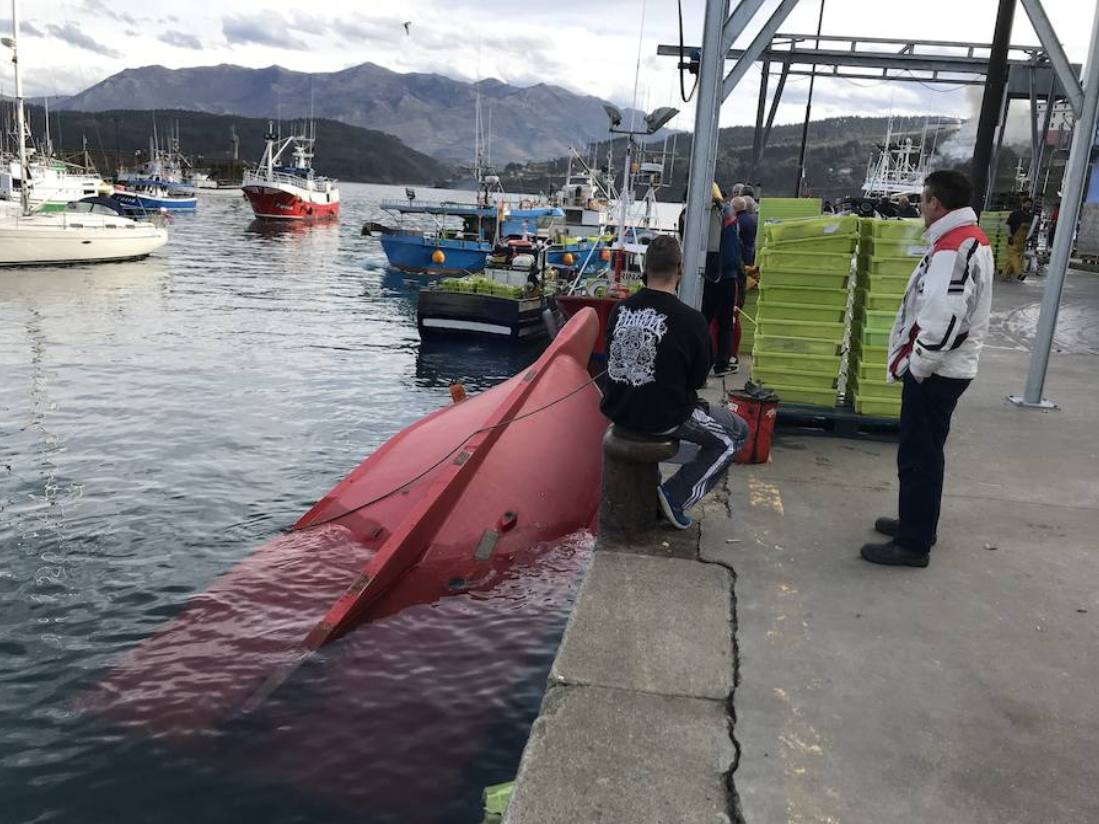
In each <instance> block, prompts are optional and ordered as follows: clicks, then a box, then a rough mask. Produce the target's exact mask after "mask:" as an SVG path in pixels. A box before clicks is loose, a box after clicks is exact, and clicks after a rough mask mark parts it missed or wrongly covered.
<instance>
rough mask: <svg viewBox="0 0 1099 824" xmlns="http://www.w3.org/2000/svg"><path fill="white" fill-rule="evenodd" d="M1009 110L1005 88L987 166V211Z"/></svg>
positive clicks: (997, 170)
mask: <svg viewBox="0 0 1099 824" xmlns="http://www.w3.org/2000/svg"><path fill="white" fill-rule="evenodd" d="M1010 109H1011V98H1010V97H1008V94H1007V88H1006V87H1005V88H1004V99H1003V104H1002V106H1001V107H1000V125H999V127H998V128H997V129H996V149H995V150H994V151H993V152H992V160H991V161H989V164H988V186H987V187H986V188H985V201H984V203H983V204H982V208H983V209H987V208H988V205H989V204H990V203H991V202H992V194H993V192H994V191H995V190H996V177H997V172H999V171H1000V151H1001V150H1002V149H1003V147H1004V132H1006V131H1007V115H1008V112H1009V111H1010Z"/></svg>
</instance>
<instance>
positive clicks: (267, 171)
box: [241, 125, 340, 221]
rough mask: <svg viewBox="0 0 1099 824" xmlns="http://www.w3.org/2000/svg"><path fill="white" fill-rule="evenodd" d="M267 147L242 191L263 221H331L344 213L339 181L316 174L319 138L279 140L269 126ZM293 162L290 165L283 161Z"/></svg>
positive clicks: (301, 137)
mask: <svg viewBox="0 0 1099 824" xmlns="http://www.w3.org/2000/svg"><path fill="white" fill-rule="evenodd" d="M265 137H266V139H267V148H266V149H265V150H264V152H263V159H262V160H260V162H259V166H258V167H256V168H255V169H254V170H248V171H246V172H245V173H244V180H243V184H242V186H241V188H242V189H243V190H244V196H245V197H247V198H248V202H249V203H251V204H252V211H253V212H255V214H256V217H258V218H260V219H261V220H306V221H311V220H328V219H331V218H335V217H337V216H338V215H339V213H340V190H339V187H338V186H337V185H336V181H335V180H332V179H331V178H327V177H318V176H317V175H316V174H315V173H314V172H313V165H312V161H313V146H314V145H315V144H316V137H315V136H307V135H293V136H291V137H287V138H279V137H277V136H276V135H275V134H274V133H273V132H272V131H271V130H270V125H269V126H268V132H267V134H266V135H265ZM284 157H286V158H288V159H289V163H287V161H286V160H284V159H283V158H284Z"/></svg>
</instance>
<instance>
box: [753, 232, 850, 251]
mask: <svg viewBox="0 0 1099 824" xmlns="http://www.w3.org/2000/svg"><path fill="white" fill-rule="evenodd" d="M858 245H859V236H858V235H855V234H848V235H832V236H831V237H807V238H794V239H792V240H780V241H768V242H767V246H766V247H765V248H767V249H774V250H776V251H784V252H833V253H837V254H838V253H840V252H847V253H848V254H850V253H852V252H854V251H855V249H856V247H857V246H858Z"/></svg>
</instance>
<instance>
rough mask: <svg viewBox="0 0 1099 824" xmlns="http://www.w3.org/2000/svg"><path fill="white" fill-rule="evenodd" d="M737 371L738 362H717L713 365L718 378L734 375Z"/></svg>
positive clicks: (738, 369)
mask: <svg viewBox="0 0 1099 824" xmlns="http://www.w3.org/2000/svg"><path fill="white" fill-rule="evenodd" d="M739 371H740V364H739V363H719V364H717V365H716V366H714V375H715V376H716V377H719V378H721V377H724V376H725V375H735V374H736V373H737V372H739Z"/></svg>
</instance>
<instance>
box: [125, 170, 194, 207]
mask: <svg viewBox="0 0 1099 824" xmlns="http://www.w3.org/2000/svg"><path fill="white" fill-rule="evenodd" d="M111 197H112V198H113V199H114V200H116V201H117V202H118V203H119V204H120V205H121V206H122V208H123V209H125V210H126V211H127V212H130V213H137V214H141V213H146V212H160V211H163V210H166V211H171V212H193V211H195V210H196V209H197V208H198V197H196V196H195V191H194V189H193V188H192V187H190V186H187V185H185V184H183V183H175V182H172V181H166V180H151V179H141V178H137V179H131V180H130V181H129V182H128V183H126V184H125V188H121V189H116V190H115V191H114V192H113V193H112V194H111Z"/></svg>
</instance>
